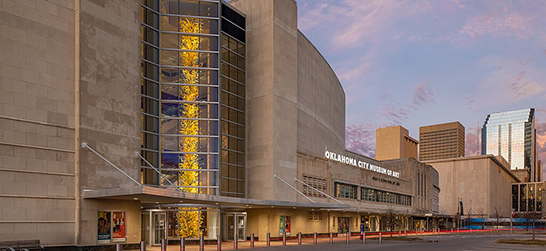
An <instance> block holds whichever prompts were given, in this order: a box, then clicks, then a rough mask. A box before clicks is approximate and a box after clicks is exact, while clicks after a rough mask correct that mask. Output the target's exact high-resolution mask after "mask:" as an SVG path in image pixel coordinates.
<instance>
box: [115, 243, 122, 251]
mask: <svg viewBox="0 0 546 251" xmlns="http://www.w3.org/2000/svg"><path fill="white" fill-rule="evenodd" d="M116 251H123V248H122V247H121V244H119V243H118V244H116Z"/></svg>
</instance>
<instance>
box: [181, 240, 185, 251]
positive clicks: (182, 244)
mask: <svg viewBox="0 0 546 251" xmlns="http://www.w3.org/2000/svg"><path fill="white" fill-rule="evenodd" d="M180 251H186V238H185V237H182V238H180Z"/></svg>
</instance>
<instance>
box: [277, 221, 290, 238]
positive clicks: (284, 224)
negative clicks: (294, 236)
mask: <svg viewBox="0 0 546 251" xmlns="http://www.w3.org/2000/svg"><path fill="white" fill-rule="evenodd" d="M284 232H286V235H290V216H281V217H280V218H279V234H280V235H282V234H283V233H284Z"/></svg>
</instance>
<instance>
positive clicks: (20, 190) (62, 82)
mask: <svg viewBox="0 0 546 251" xmlns="http://www.w3.org/2000/svg"><path fill="white" fill-rule="evenodd" d="M75 8H76V6H75V5H74V2H73V1H54V2H53V1H52V2H48V1H9V0H8V1H2V2H0V30H1V33H0V205H1V206H0V229H1V230H0V236H1V238H0V239H1V240H18V239H21V236H25V239H41V241H42V243H44V244H46V245H47V244H53V243H56V244H71V245H73V244H74V243H75V237H74V229H75V224H76V223H75V219H76V216H75V207H76V198H75V190H74V185H75V183H76V182H77V181H76V178H75V166H74V158H75V148H76V145H75V138H76V134H75V95H74V93H75V85H74V80H75V66H74V62H75V60H76V52H75V49H74V48H75V43H76V42H75V32H76V23H75V16H74V10H75ZM52 230H53V231H52Z"/></svg>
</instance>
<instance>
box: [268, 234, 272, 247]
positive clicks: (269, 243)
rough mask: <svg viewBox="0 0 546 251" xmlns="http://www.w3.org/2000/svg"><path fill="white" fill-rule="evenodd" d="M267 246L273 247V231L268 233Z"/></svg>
mask: <svg viewBox="0 0 546 251" xmlns="http://www.w3.org/2000/svg"><path fill="white" fill-rule="evenodd" d="M267 246H268V247H271V233H267Z"/></svg>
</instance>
